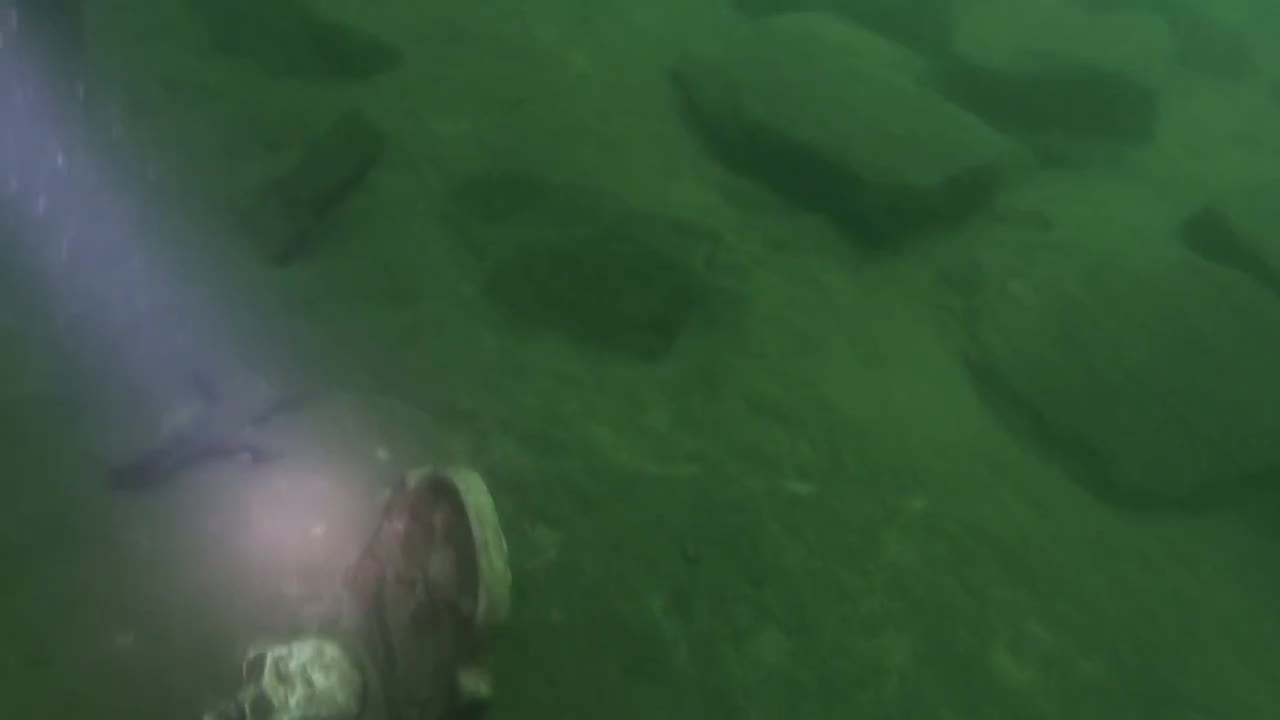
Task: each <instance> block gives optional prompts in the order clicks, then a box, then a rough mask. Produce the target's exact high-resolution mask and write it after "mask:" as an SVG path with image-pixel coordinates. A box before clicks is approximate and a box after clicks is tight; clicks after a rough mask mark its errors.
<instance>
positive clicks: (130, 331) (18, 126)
mask: <svg viewBox="0 0 1280 720" xmlns="http://www.w3.org/2000/svg"><path fill="white" fill-rule="evenodd" d="M47 40H48V38H42V37H40V36H39V34H38V33H37V32H36V31H35V30H33V29H32V28H31V27H30V23H28V22H27V18H25V17H24V16H23V13H22V12H21V11H20V4H19V0H0V244H2V245H3V247H0V252H2V253H3V255H0V262H3V263H5V264H6V265H7V266H8V267H9V268H10V269H11V270H14V271H15V272H11V273H10V274H11V275H14V276H16V277H19V278H21V279H22V282H23V284H24V285H25V286H27V287H26V290H27V291H28V292H30V293H33V294H34V295H37V296H38V297H37V301H38V302H37V304H38V305H39V306H41V308H42V310H44V311H46V312H47V315H48V317H47V319H46V322H47V324H49V325H52V327H48V328H45V330H46V331H47V332H48V333H49V334H50V335H52V336H53V338H54V342H55V343H56V344H58V345H60V346H61V349H62V351H63V352H65V353H66V354H67V355H69V356H70V357H69V358H68V359H69V360H70V362H71V363H72V364H73V366H74V367H79V368H87V369H90V370H91V371H92V373H91V374H92V377H89V378H81V380H88V381H90V382H92V383H95V384H96V385H98V386H110V387H114V388H128V389H129V391H130V392H132V393H143V394H144V395H145V394H147V393H148V392H151V393H156V394H162V393H166V392H168V393H171V392H172V388H173V383H174V382H177V376H178V375H181V374H182V373H184V372H189V371H191V370H192V369H193V368H201V369H204V370H208V369H210V368H208V364H209V363H211V362H213V360H212V359H213V358H224V359H225V358H227V357H236V358H240V357H241V356H242V355H243V351H244V350H245V348H233V347H232V345H233V342H232V340H231V336H230V333H229V332H228V331H227V327H226V325H227V323H226V320H227V318H226V317H224V316H225V315H227V314H228V313H227V312H226V310H225V308H224V305H225V304H224V303H219V302H217V298H215V297H212V295H214V294H216V293H211V292H210V290H211V289H210V288H207V287H204V285H203V284H202V281H205V280H207V279H208V278H207V277H206V278H202V277H200V273H194V272H191V270H192V265H193V260H192V257H191V256H190V255H188V256H186V261H185V262H184V261H183V257H184V256H183V255H182V253H183V252H187V253H190V250H191V248H192V247H193V245H198V243H193V242H192V240H193V238H189V237H176V236H174V235H173V233H174V232H175V229H176V228H178V227H180V226H181V224H180V223H178V222H169V219H171V218H174V217H176V213H174V212H173V211H172V210H171V209H168V208H158V207H147V205H146V202H145V199H144V198H141V197H139V194H140V193H139V191H140V190H142V189H143V188H141V187H140V183H136V182H132V181H131V179H129V178H128V177H127V175H128V174H129V173H126V172H123V171H122V170H121V169H120V167H119V164H118V163H108V162H104V161H101V160H100V159H101V158H103V157H105V152H104V150H106V149H107V148H104V147H93V144H94V142H95V141H97V142H98V143H99V144H101V143H102V142H103V140H104V138H102V137H99V135H102V133H94V132H91V131H90V129H89V127H88V125H87V121H86V116H87V115H88V114H89V113H86V108H85V103H84V87H85V79H84V78H81V77H76V76H73V75H71V74H70V73H71V72H72V71H74V70H76V69H77V68H78V66H79V63H75V62H69V63H68V62H61V61H60V58H58V57H56V55H57V53H58V48H59V45H58V44H57V43H56V42H47ZM106 139H109V138H106ZM219 311H222V312H219ZM144 402H148V403H152V404H154V405H156V406H160V405H163V404H164V403H165V402H166V400H165V399H163V398H160V397H152V398H148V399H146V400H144Z"/></svg>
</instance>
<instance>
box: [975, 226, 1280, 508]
mask: <svg viewBox="0 0 1280 720" xmlns="http://www.w3.org/2000/svg"><path fill="white" fill-rule="evenodd" d="M1172 234H1173V233H1172V229H1170V235H1172ZM1025 241H1026V238H1011V242H1010V243H1009V244H1008V245H1007V246H1006V245H1005V244H1001V243H997V244H993V245H991V246H989V247H987V248H986V249H985V250H984V254H985V256H986V257H988V258H992V259H993V260H992V262H990V263H987V264H986V267H985V269H984V270H983V272H982V273H980V274H979V275H980V276H981V282H980V283H978V284H976V285H973V286H971V289H972V288H977V289H976V290H975V291H974V296H973V303H972V307H971V309H970V313H969V315H968V317H967V319H968V332H969V336H970V340H971V343H972V344H971V346H970V350H969V354H968V357H967V358H966V362H967V364H968V367H969V370H970V372H971V375H972V378H973V380H974V382H975V387H976V388H977V389H978V391H979V394H980V395H981V397H982V398H983V399H984V400H985V401H987V402H988V403H989V405H990V406H991V407H992V409H993V410H994V411H995V412H996V413H997V415H998V416H999V417H1000V418H1002V419H1003V420H1004V421H1005V422H1006V423H1008V425H1009V427H1010V428H1012V429H1013V430H1014V431H1015V432H1016V433H1017V434H1018V435H1019V436H1021V437H1023V438H1024V439H1025V440H1026V441H1027V442H1028V443H1030V444H1031V445H1033V446H1034V447H1036V448H1037V449H1038V450H1040V451H1042V452H1043V453H1045V454H1046V455H1047V456H1049V457H1050V458H1052V459H1053V460H1055V461H1057V462H1058V463H1060V464H1061V465H1062V466H1063V467H1064V468H1065V469H1066V470H1067V471H1068V473H1069V474H1070V475H1071V476H1072V477H1073V478H1074V479H1075V480H1077V481H1078V482H1079V483H1080V484H1081V485H1082V486H1083V487H1084V488H1086V489H1088V490H1089V491H1091V492H1093V493H1094V494H1096V495H1097V496H1098V497H1100V498H1102V499H1103V500H1106V501H1108V502H1111V503H1114V504H1117V505H1121V506H1126V507H1132V508H1152V509H1160V508H1163V509H1187V510H1190V509H1196V508H1205V507H1213V506H1216V505H1218V504H1221V503H1225V502H1231V501H1235V500H1238V499H1240V498H1242V497H1247V496H1248V495H1249V493H1252V492H1253V491H1255V490H1257V489H1259V488H1262V487H1269V488H1276V487H1277V486H1278V485H1277V484H1278V483H1280V443H1277V442H1276V438H1277V437H1280V402H1277V399H1280V373H1277V372H1276V368H1277V367H1280V303H1277V302H1276V301H1275V299H1274V298H1273V297H1271V296H1270V295H1268V294H1267V293H1266V292H1265V291H1264V290H1263V289H1262V288H1260V287H1258V286H1256V285H1255V284H1253V283H1251V282H1249V281H1248V280H1247V279H1246V278H1244V277H1243V276H1241V275H1239V274H1238V273H1236V272H1234V271H1231V270H1227V269H1224V268H1221V267H1218V266H1216V265H1213V264H1210V263H1207V262H1204V261H1203V260H1202V259H1200V258H1199V257H1197V256H1195V255H1194V254H1192V253H1190V252H1187V251H1186V250H1185V249H1184V248H1182V247H1180V246H1179V245H1178V244H1177V242H1176V241H1175V240H1174V239H1173V238H1172V237H1170V242H1168V243H1161V244H1156V243H1142V242H1137V241H1135V240H1134V239H1133V238H1120V237H1119V236H1117V237H1116V238H1115V242H1114V243H1106V242H1097V243H1086V242H1082V243H1075V244H1072V243H1065V242H1062V240H1061V239H1060V238H1059V239H1055V240H1045V239H1044V238H1041V239H1040V240H1038V241H1036V242H1025ZM994 258H1000V259H999V260H998V261H997V260H994Z"/></svg>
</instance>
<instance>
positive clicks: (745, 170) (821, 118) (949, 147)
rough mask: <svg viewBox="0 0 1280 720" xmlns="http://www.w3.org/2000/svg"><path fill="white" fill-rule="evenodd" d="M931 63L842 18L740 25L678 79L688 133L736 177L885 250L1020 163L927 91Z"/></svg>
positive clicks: (961, 209) (967, 202)
mask: <svg viewBox="0 0 1280 720" xmlns="http://www.w3.org/2000/svg"><path fill="white" fill-rule="evenodd" d="M925 71H926V63H925V62H924V61H923V60H922V59H921V58H920V57H918V56H917V55H915V54H913V53H912V52H910V51H909V50H907V49H905V48H903V47H901V46H899V45H896V44H894V43H892V42H890V41H888V40H886V39H884V38H882V37H880V36H878V35H876V34H874V33H871V32H868V31H866V30H862V29H860V28H858V27H857V26H854V25H852V24H850V23H848V22H846V21H844V20H841V19H840V18H838V17H835V16H831V15H825V14H821V13H798V14H790V15H780V16H776V17H770V18H768V19H763V20H758V21H753V22H751V23H748V24H747V25H746V26H745V27H744V28H742V29H741V30H740V31H738V32H735V33H733V34H732V36H731V37H729V38H728V39H727V41H726V42H724V43H723V44H722V45H721V46H719V47H714V48H707V49H704V50H703V51H702V52H700V53H696V54H694V55H691V56H690V57H689V58H687V59H686V60H685V61H683V62H682V63H681V64H680V65H679V67H678V68H677V69H676V72H675V75H674V80H675V83H676V87H677V89H678V91H679V96H680V98H681V100H682V102H683V108H684V109H685V110H686V113H687V117H688V119H689V121H690V124H691V126H692V127H693V128H694V129H695V130H696V131H697V132H698V133H699V135H700V136H701V137H702V138H703V139H704V140H705V141H706V144H707V146H708V147H709V149H710V150H711V152H712V153H713V154H714V155H715V157H716V158H717V159H718V160H720V161H721V162H722V163H723V164H725V165H726V166H727V167H728V168H730V169H731V170H733V171H735V172H737V173H739V174H742V175H744V176H747V177H750V178H752V179H754V180H757V181H759V182H760V183H762V184H764V185H766V186H767V187H769V188H770V189H772V190H773V191H774V192H776V193H778V194H779V195H780V196H783V197H785V198H786V199H788V200H789V201H791V202H793V203H794V204H796V205H797V206H800V207H802V208H804V209H807V210H810V211H812V212H815V213H818V214H820V215H823V216H825V217H826V218H828V219H829V220H830V221H832V222H833V223H834V224H835V225H837V226H838V227H840V228H841V229H842V230H844V231H846V232H847V233H848V234H850V235H851V236H852V237H854V238H855V239H856V241H857V242H859V243H860V244H862V245H864V246H866V247H870V248H874V249H877V250H890V249H894V248H896V247H898V246H900V244H901V243H902V242H903V240H904V239H905V238H906V237H908V236H910V235H912V234H914V233H917V232H919V231H922V230H926V229H930V228H933V227H936V226H939V225H946V224H948V223H955V222H959V221H962V220H964V219H966V218H968V217H970V216H972V215H973V214H975V213H977V212H978V211H979V210H981V209H982V208H983V207H984V206H985V205H986V203H987V201H988V200H989V199H990V197H991V195H992V193H993V191H994V190H995V188H996V187H998V186H999V184H1000V182H1001V180H1002V179H1003V177H1004V176H1005V174H1006V173H1007V172H1008V171H1009V169H1010V168H1012V167H1014V166H1015V165H1016V161H1017V158H1018V157H1019V152H1018V151H1017V148H1016V146H1015V145H1013V144H1012V143H1010V142H1009V141H1008V140H1006V139H1005V138H1004V137H1003V136H1001V135H1000V134H999V133H997V132H996V131H994V130H992V129H991V127H989V126H988V125H986V124H985V123H983V122H982V121H981V120H979V119H978V118H977V117H975V116H974V115H972V114H970V113H969V112H967V111H965V110H964V109H962V108H960V107H959V106H957V105H955V104H953V103H951V102H949V101H948V100H946V99H945V98H943V97H942V96H941V95H940V94H938V93H937V92H935V91H933V90H931V89H930V88H928V87H927V86H926V85H925V84H924V83H923V82H922V80H923V79H924V77H925V74H926V72H925Z"/></svg>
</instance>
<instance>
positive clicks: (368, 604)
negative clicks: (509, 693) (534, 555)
mask: <svg viewBox="0 0 1280 720" xmlns="http://www.w3.org/2000/svg"><path fill="white" fill-rule="evenodd" d="M347 585H348V586H347V592H348V594H349V596H350V601H351V602H352V603H353V606H354V607H355V608H356V609H357V615H358V617H357V626H358V636H359V637H360V638H361V644H362V645H363V646H364V648H365V652H366V655H367V657H368V660H369V662H370V664H371V665H372V666H373V674H374V675H376V677H377V683H376V684H377V686H378V687H379V692H380V694H381V700H382V702H381V703H380V704H381V705H382V706H383V707H384V708H385V712H386V715H387V716H388V717H389V718H396V719H397V720H399V719H401V718H403V719H405V720H455V719H457V718H464V717H475V716H477V715H478V714H480V713H482V712H483V711H484V710H485V708H487V706H488V704H489V702H490V699H491V696H492V692H493V688H492V678H491V673H490V668H489V665H490V650H489V648H490V643H491V641H492V636H493V633H494V631H495V630H496V629H497V628H498V627H499V626H501V625H502V624H503V622H504V621H505V620H506V619H507V615H508V613H509V610H510V602H511V572H510V567H509V565H508V563H507V548H506V540H505V539H504V537H503V534H502V529H501V527H500V525H499V523H498V516H497V512H496V510H495V508H494V505H493V499H492V497H491V496H490V494H489V491H488V488H487V487H486V486H485V484H484V481H483V479H482V478H481V477H480V475H479V474H478V473H476V472H475V471H473V470H470V469H465V468H450V469H442V468H432V467H427V468H420V469H418V470H414V471H412V472H410V473H409V474H408V475H406V476H405V478H404V479H403V480H402V482H401V483H400V484H399V485H398V486H397V487H396V489H395V490H394V492H393V493H392V495H391V497H390V498H389V499H388V500H387V504H386V506H385V508H384V511H383V516H382V519H381V522H380V523H379V524H378V526H377V528H376V529H375V531H374V533H373V536H372V537H371V538H370V540H369V542H368V544H367V545H366V547H365V549H364V551H363V553H362V554H361V556H360V558H359V560H358V561H357V562H356V564H355V566H354V567H353V568H352V570H351V572H350V574H349V576H348V578H347Z"/></svg>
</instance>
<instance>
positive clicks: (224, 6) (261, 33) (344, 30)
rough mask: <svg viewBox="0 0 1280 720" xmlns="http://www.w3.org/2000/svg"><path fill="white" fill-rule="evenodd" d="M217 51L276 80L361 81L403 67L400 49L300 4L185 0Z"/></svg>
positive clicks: (289, 0) (288, 0) (295, 0)
mask: <svg viewBox="0 0 1280 720" xmlns="http://www.w3.org/2000/svg"><path fill="white" fill-rule="evenodd" d="M187 2H188V5H189V7H191V9H192V11H193V12H194V13H195V15H196V17H197V18H198V19H199V20H201V21H202V22H203V23H204V26H205V29H206V30H207V31H208V34H209V38H210V40H211V41H212V42H213V45H214V48H215V49H216V50H218V51H219V52H222V53H224V54H226V55H228V56H231V57H235V58H241V59H244V60H247V61H249V62H251V63H253V64H254V65H256V66H257V67H258V68H260V69H261V70H262V71H264V72H267V73H270V74H273V75H286V76H293V77H303V78H312V79H318V80H358V79H362V78H368V77H372V76H375V75H380V74H382V73H385V72H389V71H391V70H394V69H395V68H397V67H399V65H400V63H401V60H402V57H401V52H400V50H399V49H397V48H395V47H393V46H391V45H388V44H387V43H385V42H383V41H382V40H379V39H378V38H376V37H374V36H372V35H370V34H368V33H366V32H364V31H362V30H360V29H358V28H354V27H349V26H346V25H343V24H341V23H338V22H335V21H332V20H329V19H327V18H325V17H323V16H321V15H319V14H318V13H317V12H316V11H315V10H314V9H312V8H311V7H310V6H309V5H308V4H305V3H303V2H300V1H299V0H271V1H270V2H262V0H187Z"/></svg>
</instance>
